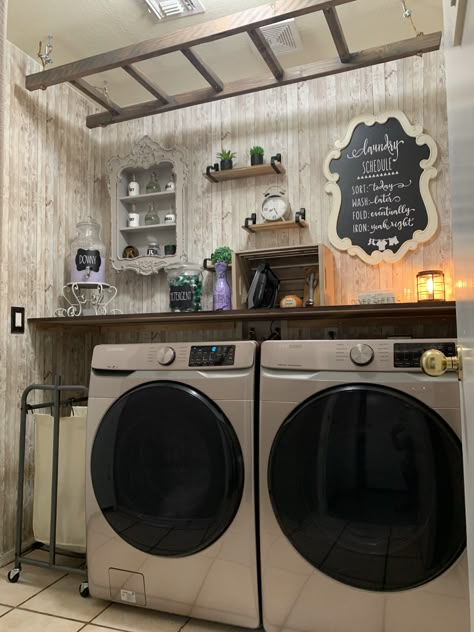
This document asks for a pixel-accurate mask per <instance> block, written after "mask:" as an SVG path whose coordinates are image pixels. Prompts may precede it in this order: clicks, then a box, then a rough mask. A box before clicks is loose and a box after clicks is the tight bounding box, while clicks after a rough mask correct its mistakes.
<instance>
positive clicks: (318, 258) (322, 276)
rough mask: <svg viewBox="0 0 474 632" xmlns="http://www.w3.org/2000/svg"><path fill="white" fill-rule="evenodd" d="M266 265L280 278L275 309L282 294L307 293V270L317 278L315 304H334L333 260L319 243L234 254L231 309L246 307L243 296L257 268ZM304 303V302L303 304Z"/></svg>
mask: <svg viewBox="0 0 474 632" xmlns="http://www.w3.org/2000/svg"><path fill="white" fill-rule="evenodd" d="M263 262H265V263H268V265H269V266H270V267H271V269H272V270H273V272H274V273H275V274H276V275H277V276H278V278H279V279H280V289H279V291H278V299H277V303H276V305H277V306H278V304H279V302H280V299H282V298H283V296H285V295H286V294H296V296H299V297H300V298H302V299H303V297H304V295H305V286H306V292H307V290H308V287H307V283H306V278H307V276H308V273H309V271H310V270H311V268H314V269H315V271H316V272H317V273H318V275H319V283H318V286H317V291H316V292H315V296H314V304H315V305H334V257H333V254H332V252H331V251H330V250H329V248H328V247H327V246H325V245H323V244H314V245H312V246H285V247H283V248H263V249H259V250H243V251H241V252H234V254H233V258H232V307H233V309H243V308H245V307H246V306H247V294H248V290H249V288H250V284H251V283H252V279H253V277H254V274H255V271H256V269H257V266H258V265H259V264H260V263H263ZM303 304H304V303H303Z"/></svg>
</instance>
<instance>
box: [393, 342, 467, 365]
mask: <svg viewBox="0 0 474 632" xmlns="http://www.w3.org/2000/svg"><path fill="white" fill-rule="evenodd" d="M429 349H438V350H439V351H442V352H443V353H444V355H445V356H454V355H456V343H454V342H439V341H438V342H396V343H395V344H394V345H393V366H394V367H397V368H402V367H409V368H417V367H419V366H420V361H421V356H422V355H423V353H424V352H425V351H428V350H429Z"/></svg>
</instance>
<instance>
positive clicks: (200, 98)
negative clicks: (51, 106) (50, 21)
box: [86, 32, 441, 128]
mask: <svg viewBox="0 0 474 632" xmlns="http://www.w3.org/2000/svg"><path fill="white" fill-rule="evenodd" d="M440 43H441V33H440V32H437V33H430V34H428V35H420V36H418V37H412V38H410V39H407V40H402V41H400V42H394V43H392V44H386V45H385V46H377V47H375V48H369V49H367V50H362V51H359V52H358V53H353V54H352V55H351V59H350V60H349V61H348V62H341V60H340V59H339V58H336V59H329V60H325V61H319V62H315V63H312V64H306V65H304V66H297V67H295V68H287V69H286V70H285V75H284V77H283V79H281V80H280V81H278V80H276V79H275V77H274V76H273V75H271V74H267V75H264V76H260V77H255V78H252V79H244V80H241V81H235V82H233V83H228V84H226V85H225V87H224V89H223V90H222V91H221V92H218V93H216V92H215V91H214V90H213V89H212V88H204V89H201V90H194V91H192V92H185V93H182V94H178V95H175V97H174V98H175V100H176V102H175V103H174V104H173V105H171V104H168V105H164V106H161V107H160V106H158V105H157V103H156V101H149V102H147V103H138V104H136V105H130V106H127V107H124V108H123V109H122V112H121V113H120V114H118V115H113V114H110V113H109V112H101V113H99V114H92V115H90V116H88V117H87V119H86V123H87V127H91V128H93V127H100V126H107V125H111V124H113V123H120V122H121V121H129V120H132V119H137V118H142V117H144V116H151V115H152V114H161V113H162V112H169V111H170V110H176V109H179V108H186V107H189V106H192V105H199V104H201V103H209V102H212V101H217V100H219V99H226V98H228V97H235V96H239V95H241V94H247V93H249V92H258V91H260V90H267V89H269V88H275V87H278V86H285V85H288V84H291V83H297V82H299V81H307V80H309V79H317V78H319V77H326V76H327V75H334V74H339V73H342V72H346V71H348V70H355V69H356V68H364V67H366V66H373V65H374V64H383V63H385V62H389V61H393V60H395V59H402V58H403V57H411V56H412V55H417V54H420V53H428V52H430V51H434V50H438V49H439V47H440Z"/></svg>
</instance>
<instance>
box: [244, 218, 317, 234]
mask: <svg viewBox="0 0 474 632" xmlns="http://www.w3.org/2000/svg"><path fill="white" fill-rule="evenodd" d="M308 226H309V224H308V222H307V221H306V220H304V219H301V220H300V221H299V222H286V221H283V222H267V223H265V224H248V226H242V228H243V229H244V230H246V231H247V232H248V233H262V232H265V231H269V230H288V228H308Z"/></svg>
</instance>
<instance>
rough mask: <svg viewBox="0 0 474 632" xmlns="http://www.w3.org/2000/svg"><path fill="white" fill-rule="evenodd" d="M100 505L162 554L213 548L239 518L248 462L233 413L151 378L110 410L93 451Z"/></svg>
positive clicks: (126, 534)
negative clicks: (225, 412)
mask: <svg viewBox="0 0 474 632" xmlns="http://www.w3.org/2000/svg"><path fill="white" fill-rule="evenodd" d="M91 478H92V485H93V488H94V493H95V496H96V498H97V502H98V504H99V507H100V509H101V510H102V513H103V515H104V516H105V518H106V519H107V521H108V523H109V524H110V526H111V527H112V529H113V530H114V531H115V532H116V533H118V534H119V535H120V537H121V538H123V539H124V540H126V541H127V542H128V543H129V544H130V545H131V546H133V547H135V548H137V549H140V550H141V551H145V552H147V553H151V554H153V555H163V556H170V557H171V556H184V555H190V554H193V553H196V552H198V551H201V550H202V549H204V548H206V547H208V546H209V545H210V544H212V543H213V542H214V541H215V540H217V538H219V537H220V536H221V535H222V534H223V533H224V531H225V530H226V529H227V527H228V526H229V525H230V523H231V522H232V520H233V518H234V516H235V514H236V512H237V509H238V507H239V504H240V499H241V496H242V489H243V481H244V468H243V459H242V452H241V449H240V444H239V440H238V438H237V435H236V434H235V431H234V429H233V428H232V426H231V424H230V422H229V420H228V419H227V418H226V416H225V415H224V413H223V412H222V411H221V410H220V408H218V406H217V405H216V404H215V403H214V402H212V401H211V400H210V399H208V398H207V397H206V396H205V395H203V394H202V393H200V392H198V391H197V390H195V389H193V388H190V387H189V386H186V385H183V384H179V383H176V382H165V381H162V382H152V383H148V384H145V385H142V386H139V387H137V388H135V389H133V390H131V391H128V392H127V393H126V394H125V395H123V396H122V397H120V399H118V400H117V401H116V402H114V404H113V405H112V406H111V407H110V408H109V409H108V411H107V412H106V413H105V415H104V417H103V418H102V421H101V423H100V426H99V428H98V431H97V434H96V437H95V439H94V444H93V447H92V455H91Z"/></svg>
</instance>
